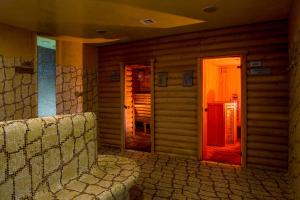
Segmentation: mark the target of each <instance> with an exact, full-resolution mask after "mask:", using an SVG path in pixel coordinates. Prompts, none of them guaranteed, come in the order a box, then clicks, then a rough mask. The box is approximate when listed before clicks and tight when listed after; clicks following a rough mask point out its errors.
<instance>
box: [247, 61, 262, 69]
mask: <svg viewBox="0 0 300 200" xmlns="http://www.w3.org/2000/svg"><path fill="white" fill-rule="evenodd" d="M248 66H249V67H250V68H252V67H262V66H263V63H262V61H261V60H255V61H250V62H249V63H248Z"/></svg>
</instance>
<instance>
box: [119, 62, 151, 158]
mask: <svg viewBox="0 0 300 200" xmlns="http://www.w3.org/2000/svg"><path fill="white" fill-rule="evenodd" d="M128 65H144V66H149V67H150V71H151V80H150V86H151V91H150V92H151V95H150V96H151V120H150V127H151V128H150V129H151V132H150V138H151V153H154V147H155V145H154V141H155V139H154V132H155V123H154V122H155V121H154V116H155V115H154V111H155V109H154V105H155V104H154V86H155V84H154V83H155V71H154V70H155V59H150V60H148V61H147V62H120V93H121V103H120V109H121V147H120V148H121V152H122V153H124V151H125V149H126V148H125V142H126V140H125V134H126V130H125V127H126V125H125V116H124V115H125V110H124V101H125V94H124V88H125V67H126V66H128Z"/></svg>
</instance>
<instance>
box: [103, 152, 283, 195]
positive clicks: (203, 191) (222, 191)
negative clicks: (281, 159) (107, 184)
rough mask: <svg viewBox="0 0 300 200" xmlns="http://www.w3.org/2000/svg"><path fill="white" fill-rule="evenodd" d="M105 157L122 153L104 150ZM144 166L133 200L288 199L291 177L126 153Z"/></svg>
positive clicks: (126, 155) (221, 165)
mask: <svg viewBox="0 0 300 200" xmlns="http://www.w3.org/2000/svg"><path fill="white" fill-rule="evenodd" d="M100 152H101V154H120V152H119V150H116V149H107V148H105V149H101V150H100ZM124 156H125V157H129V158H131V159H133V160H135V161H136V162H137V163H138V165H140V166H141V175H140V178H139V181H138V184H137V186H136V187H135V188H134V189H133V190H132V195H131V199H162V200H163V199H179V200H184V199H195V200H196V199H278V200H279V199H280V200H282V199H288V195H287V193H288V189H287V188H288V186H287V185H288V184H287V181H288V180H287V175H286V174H285V173H280V172H269V171H262V170H253V169H252V170H250V169H248V170H241V169H240V168H239V167H237V166H231V165H224V164H215V163H201V164H200V163H199V162H197V161H195V160H188V159H182V158H175V157H171V156H166V155H152V154H150V153H141V152H136V151H126V152H125V154H124Z"/></svg>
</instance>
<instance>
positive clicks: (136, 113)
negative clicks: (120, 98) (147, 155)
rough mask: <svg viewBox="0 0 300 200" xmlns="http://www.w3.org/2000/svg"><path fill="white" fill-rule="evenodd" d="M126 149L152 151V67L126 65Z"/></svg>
mask: <svg viewBox="0 0 300 200" xmlns="http://www.w3.org/2000/svg"><path fill="white" fill-rule="evenodd" d="M124 76H125V90H124V96H125V104H124V105H125V121H126V122H125V123H126V132H125V143H126V146H125V147H126V149H132V150H138V151H145V152H151V126H150V124H151V68H150V67H149V66H143V65H132V66H125V74H124Z"/></svg>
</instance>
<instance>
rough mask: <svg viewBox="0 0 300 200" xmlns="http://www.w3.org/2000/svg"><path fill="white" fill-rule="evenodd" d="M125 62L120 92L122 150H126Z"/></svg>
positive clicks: (121, 69) (121, 73)
mask: <svg viewBox="0 0 300 200" xmlns="http://www.w3.org/2000/svg"><path fill="white" fill-rule="evenodd" d="M124 67H125V66H124V63H120V93H121V103H120V109H121V147H120V148H121V152H122V153H124V151H125V124H124V123H125V119H124V84H125V82H124V74H125V73H124V70H125V69H124Z"/></svg>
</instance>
